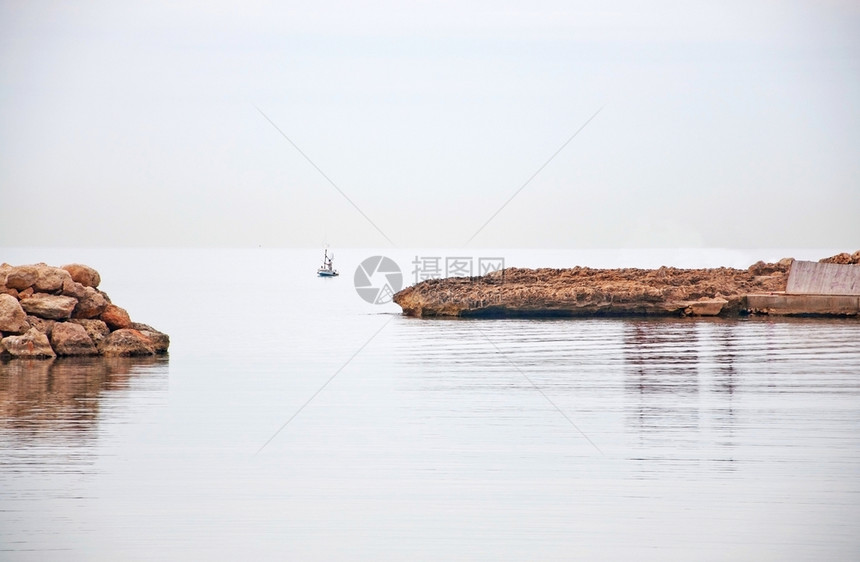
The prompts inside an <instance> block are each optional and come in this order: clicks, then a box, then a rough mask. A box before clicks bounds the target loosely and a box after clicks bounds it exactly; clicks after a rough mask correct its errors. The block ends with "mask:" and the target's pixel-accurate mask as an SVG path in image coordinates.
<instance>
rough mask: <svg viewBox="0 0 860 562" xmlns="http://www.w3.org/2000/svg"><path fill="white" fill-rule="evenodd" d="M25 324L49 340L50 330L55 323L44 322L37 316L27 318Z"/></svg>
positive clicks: (51, 321) (50, 321) (52, 321)
mask: <svg viewBox="0 0 860 562" xmlns="http://www.w3.org/2000/svg"><path fill="white" fill-rule="evenodd" d="M27 322H28V323H29V324H30V326H32V327H33V328H36V329H37V330H39V331H40V332H42V333H43V334H45V335H46V336H48V338H49V339H50V337H51V330H53V329H54V324H56V323H57V321H56V320H45V319H44V318H39V317H38V316H27Z"/></svg>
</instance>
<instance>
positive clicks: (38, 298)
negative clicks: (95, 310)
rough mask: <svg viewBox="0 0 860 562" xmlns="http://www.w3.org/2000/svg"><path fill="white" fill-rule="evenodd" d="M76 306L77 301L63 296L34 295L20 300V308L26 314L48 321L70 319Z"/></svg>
mask: <svg viewBox="0 0 860 562" xmlns="http://www.w3.org/2000/svg"><path fill="white" fill-rule="evenodd" d="M77 304H78V299H76V298H74V297H66V296H63V295H48V294H45V293H35V294H33V295H32V296H30V297H27V298H25V299H22V300H21V307H22V308H23V309H24V310H26V311H27V313H28V314H32V315H33V316H38V317H39V318H47V319H49V320H65V319H67V318H71V316H72V311H74V310H75V306H77Z"/></svg>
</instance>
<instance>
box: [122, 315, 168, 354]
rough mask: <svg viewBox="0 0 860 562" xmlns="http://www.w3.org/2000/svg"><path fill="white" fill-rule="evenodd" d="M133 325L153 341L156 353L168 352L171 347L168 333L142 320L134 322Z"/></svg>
mask: <svg viewBox="0 0 860 562" xmlns="http://www.w3.org/2000/svg"><path fill="white" fill-rule="evenodd" d="M131 327H132V328H133V329H135V330H137V331H138V332H140V333H141V334H142V335H143V336H144V337H146V338H147V339H149V341H151V342H152V346H153V348H155V352H156V353H167V348H168V347H170V337H169V336H168V335H167V334H165V333H163V332H159V331H158V330H156V329H155V328H153V327H152V326H148V325H146V324H141V323H140V322H133V323H132V325H131Z"/></svg>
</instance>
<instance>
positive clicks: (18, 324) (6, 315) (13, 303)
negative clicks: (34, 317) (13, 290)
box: [0, 294, 30, 334]
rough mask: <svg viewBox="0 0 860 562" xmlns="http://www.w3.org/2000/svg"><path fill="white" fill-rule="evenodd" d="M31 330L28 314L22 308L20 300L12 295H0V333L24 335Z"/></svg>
mask: <svg viewBox="0 0 860 562" xmlns="http://www.w3.org/2000/svg"><path fill="white" fill-rule="evenodd" d="M29 329H30V325H29V324H28V323H27V313H26V312H24V309H23V308H21V304H20V303H19V302H18V299H16V298H15V297H13V296H11V295H7V294H0V332H6V333H7V334H23V333H24V332H26V331H27V330H29Z"/></svg>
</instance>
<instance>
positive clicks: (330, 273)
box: [317, 248, 338, 277]
mask: <svg viewBox="0 0 860 562" xmlns="http://www.w3.org/2000/svg"><path fill="white" fill-rule="evenodd" d="M332 260H334V252H332V253H331V256H329V255H328V248H326V249H325V253H324V254H323V263H322V265H321V266H320V267H319V269H317V275H319V276H320V277H337V275H338V273H337V270H336V269H334V266H333V265H332Z"/></svg>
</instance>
